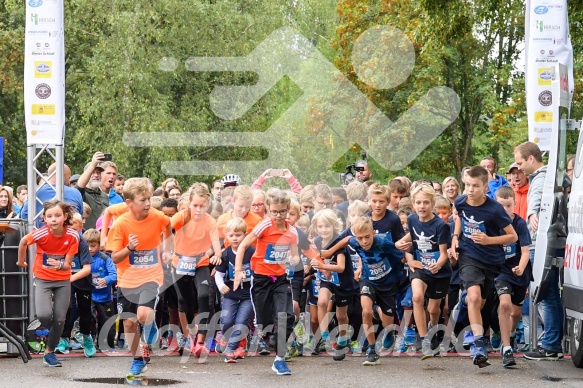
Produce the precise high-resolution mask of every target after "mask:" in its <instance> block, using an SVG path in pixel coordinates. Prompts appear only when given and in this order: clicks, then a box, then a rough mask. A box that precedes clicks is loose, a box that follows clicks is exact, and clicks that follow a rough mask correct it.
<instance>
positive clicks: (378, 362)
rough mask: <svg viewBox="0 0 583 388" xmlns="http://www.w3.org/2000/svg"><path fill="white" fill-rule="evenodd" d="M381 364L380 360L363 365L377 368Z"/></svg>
mask: <svg viewBox="0 0 583 388" xmlns="http://www.w3.org/2000/svg"><path fill="white" fill-rule="evenodd" d="M379 364H380V361H379V360H376V361H374V362H372V361H365V362H363V363H362V365H364V366H375V365H379Z"/></svg>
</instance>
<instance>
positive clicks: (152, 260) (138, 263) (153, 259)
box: [130, 249, 158, 268]
mask: <svg viewBox="0 0 583 388" xmlns="http://www.w3.org/2000/svg"><path fill="white" fill-rule="evenodd" d="M130 265H131V266H132V267H134V268H151V267H154V266H156V265H158V250H157V249H150V250H145V251H133V252H130Z"/></svg>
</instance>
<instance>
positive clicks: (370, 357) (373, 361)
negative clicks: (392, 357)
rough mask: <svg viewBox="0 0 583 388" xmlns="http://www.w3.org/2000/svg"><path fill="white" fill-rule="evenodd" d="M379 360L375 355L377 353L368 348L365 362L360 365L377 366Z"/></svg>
mask: <svg viewBox="0 0 583 388" xmlns="http://www.w3.org/2000/svg"><path fill="white" fill-rule="evenodd" d="M379 359H380V357H379V355H378V354H377V352H376V351H375V350H374V349H370V348H369V349H368V351H367V352H366V360H364V362H363V363H362V365H364V366H373V365H378V364H379Z"/></svg>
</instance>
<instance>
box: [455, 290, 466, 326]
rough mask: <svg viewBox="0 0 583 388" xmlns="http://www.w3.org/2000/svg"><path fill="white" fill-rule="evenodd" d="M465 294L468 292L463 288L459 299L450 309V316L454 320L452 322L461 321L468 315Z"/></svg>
mask: <svg viewBox="0 0 583 388" xmlns="http://www.w3.org/2000/svg"><path fill="white" fill-rule="evenodd" d="M467 295H468V292H467V291H466V290H463V291H462V294H461V295H460V300H459V301H458V302H457V304H456V305H455V306H453V310H452V311H451V318H452V319H453V320H454V322H461V321H463V320H464V319H465V318H466V317H467V316H468V305H467V304H466V296H467Z"/></svg>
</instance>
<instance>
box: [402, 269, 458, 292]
mask: <svg viewBox="0 0 583 388" xmlns="http://www.w3.org/2000/svg"><path fill="white" fill-rule="evenodd" d="M409 279H411V281H413V279H419V280H421V281H422V282H423V283H425V284H427V290H426V291H425V296H426V297H428V298H429V299H442V298H445V296H446V295H447V291H448V290H449V281H450V277H449V276H446V277H443V278H436V277H434V276H431V275H428V274H427V273H426V272H425V271H422V270H417V271H415V272H409Z"/></svg>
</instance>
